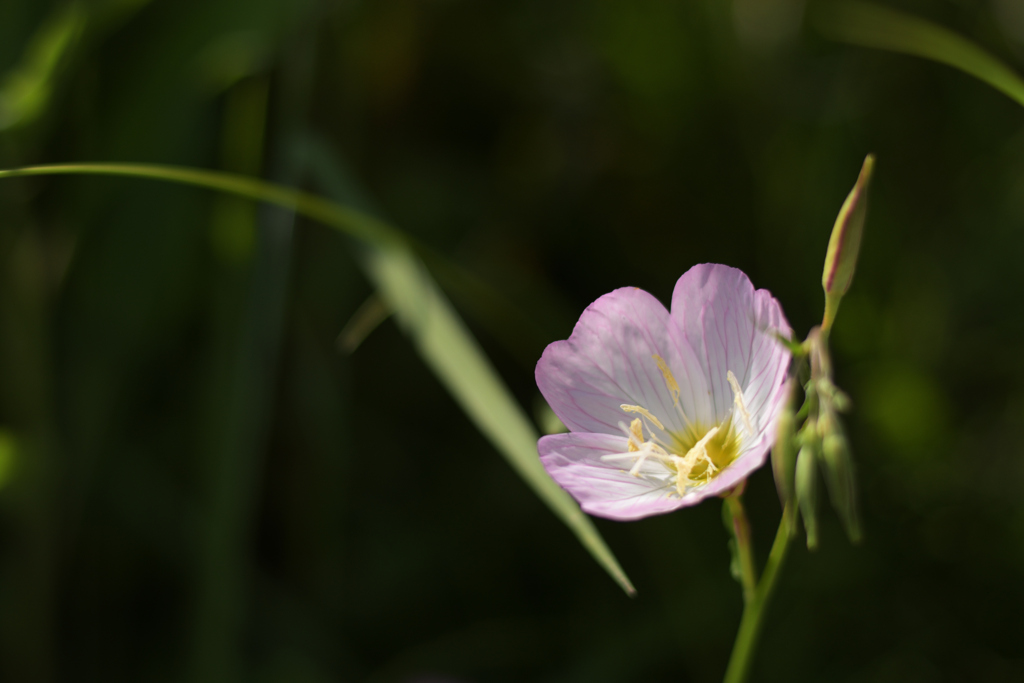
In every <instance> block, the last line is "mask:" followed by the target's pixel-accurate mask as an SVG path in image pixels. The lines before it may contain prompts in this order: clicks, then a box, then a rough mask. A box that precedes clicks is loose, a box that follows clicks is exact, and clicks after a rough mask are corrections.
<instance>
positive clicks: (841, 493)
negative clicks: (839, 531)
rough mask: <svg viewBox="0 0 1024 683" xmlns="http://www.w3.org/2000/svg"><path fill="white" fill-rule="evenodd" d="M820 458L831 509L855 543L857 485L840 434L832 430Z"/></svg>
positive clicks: (846, 444)
mask: <svg viewBox="0 0 1024 683" xmlns="http://www.w3.org/2000/svg"><path fill="white" fill-rule="evenodd" d="M821 456H822V464H823V465H824V470H825V481H826V482H828V489H829V498H831V499H832V507H834V508H835V510H836V512H838V513H839V517H840V518H841V519H842V520H843V525H844V526H845V527H846V534H847V535H848V536H849V537H850V540H851V541H853V542H854V543H856V542H858V541H860V537H861V531H860V516H859V514H858V512H857V484H856V477H855V472H854V466H853V458H851V457H850V447H849V444H848V443H847V441H846V437H844V436H843V434H842V432H841V431H840V430H838V429H836V430H833V431H832V432H831V433H829V434H827V435H826V436H825V438H824V439H823V440H822V442H821Z"/></svg>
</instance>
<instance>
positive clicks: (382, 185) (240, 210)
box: [0, 0, 1024, 683]
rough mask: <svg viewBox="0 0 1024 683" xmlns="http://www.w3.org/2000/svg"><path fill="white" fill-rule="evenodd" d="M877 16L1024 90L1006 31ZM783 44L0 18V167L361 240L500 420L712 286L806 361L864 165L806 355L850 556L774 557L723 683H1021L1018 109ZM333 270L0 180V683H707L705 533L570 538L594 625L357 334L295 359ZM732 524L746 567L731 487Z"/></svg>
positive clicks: (975, 88)
mask: <svg viewBox="0 0 1024 683" xmlns="http://www.w3.org/2000/svg"><path fill="white" fill-rule="evenodd" d="M812 4H813V3H812ZM893 5H894V6H898V7H901V8H903V9H906V10H908V11H912V12H914V13H916V14H918V15H920V16H924V17H928V18H930V19H931V20H933V21H936V22H937V23H940V24H942V25H944V26H947V27H949V28H952V29H954V30H956V31H958V32H960V33H961V34H963V35H965V36H967V37H969V38H971V39H972V40H974V41H976V42H977V43H979V44H980V45H983V46H985V47H986V48H987V49H989V50H991V51H992V52H993V53H995V54H996V55H998V56H999V57H1001V58H1002V59H1004V60H1006V61H1007V62H1008V63H1010V64H1012V65H1015V66H1020V65H1022V64H1024V10H1022V6H1021V5H1020V3H1019V2H1017V0H991V1H986V0H956V1H954V0H905V1H901V2H898V3H893ZM806 10H807V7H806V6H805V3H804V2H802V1H801V0H690V1H687V2H669V1H667V0H593V1H590V2H578V1H577V2H573V1H571V0H570V1H566V2H559V3H552V2H544V1H542V0H517V1H504V2H489V3H475V2H469V1H467V0H376V1H374V2H358V1H355V0H347V1H321V0H152V1H149V2H147V1H146V0H92V1H80V2H49V1H40V0H3V1H2V2H0V167H3V168H10V167H16V166H21V165H27V164H34V163H47V162H63V161H138V162H153V163H174V164H185V165H190V166H196V167H203V168H214V169H224V170H230V171H235V172H240V173H246V174H254V175H260V176H262V177H264V178H267V179H269V180H272V181H274V182H278V183H283V184H288V185H294V186H301V187H306V188H308V189H311V190H313V191H316V192H322V193H331V194H333V195H334V196H343V198H344V197H347V198H348V199H350V200H352V201H357V202H358V203H359V204H360V205H361V206H368V207H372V208H373V210H374V211H376V212H378V213H379V214H380V215H382V216H384V217H386V218H387V219H389V220H391V221H393V222H394V224H395V225H397V226H398V227H400V228H401V229H402V230H404V231H406V232H407V234H408V235H409V236H410V237H411V238H412V239H413V240H415V241H416V243H417V244H418V245H419V246H420V248H421V252H422V253H423V254H424V255H425V258H426V259H427V263H428V265H429V266H430V267H431V270H432V272H433V273H434V275H435V277H437V279H438V280H439V281H440V283H441V284H442V286H443V287H444V288H445V290H446V292H447V293H448V295H449V296H450V297H451V298H452V300H453V302H454V303H455V305H456V307H457V308H458V310H459V311H460V312H461V313H462V314H463V316H464V317H465V318H466V320H467V322H468V323H469V326H470V328H471V330H472V331H473V333H474V334H475V335H476V336H477V338H478V339H479V340H480V342H481V343H482V344H483V346H484V348H485V350H486V351H487V353H488V354H489V356H490V357H491V358H492V360H493V361H494V362H495V364H496V365H497V367H498V369H499V370H500V372H501V373H502V376H503V377H504V378H505V380H506V381H507V382H508V384H509V386H510V387H511V388H512V389H513V391H514V392H515V394H516V396H517V398H518V399H519V401H520V402H521V404H522V405H523V406H524V407H526V408H527V409H528V410H529V411H530V412H531V414H534V413H535V412H536V413H538V414H540V413H539V408H540V407H541V405H542V403H541V400H540V397H539V394H538V392H537V390H536V387H535V385H534V383H533V365H534V363H535V362H536V359H537V358H538V357H539V355H540V353H541V351H542V350H543V348H544V345H545V344H547V343H549V342H550V341H554V340H556V339H563V338H565V337H566V336H568V334H569V333H570V331H571V330H572V326H573V324H574V322H575V321H576V319H577V317H578V315H579V313H580V312H581V311H582V310H583V308H584V307H585V306H586V305H587V304H588V303H589V302H591V301H592V300H594V299H595V298H597V297H598V296H599V295H601V294H602V293H605V292H607V291H609V290H611V289H613V288H615V287H619V286H624V285H635V286H638V287H642V288H644V289H647V290H648V291H650V292H652V293H653V294H655V295H656V296H658V297H659V298H660V299H662V300H663V301H666V302H667V301H668V300H669V297H670V294H671V289H672V285H673V284H674V282H675V280H676V278H678V277H679V275H680V274H682V273H683V272H684V271H685V270H686V269H688V268H689V267H690V266H691V265H693V264H695V263H699V262H704V261H713V262H722V263H728V264H730V265H734V266H737V267H740V268H742V269H744V270H745V271H746V272H747V273H748V274H749V275H750V276H751V278H752V280H753V281H754V283H755V285H757V286H758V287H766V288H768V289H770V290H771V291H772V292H773V293H774V294H775V295H776V296H777V297H778V298H779V299H780V301H781V302H782V305H783V307H784V308H785V310H786V313H787V315H788V317H789V320H790V322H791V323H792V325H793V327H794V328H795V329H796V330H797V332H798V334H801V335H802V334H804V333H806V331H807V330H808V329H809V328H810V327H811V326H812V325H814V324H816V322H818V320H820V315H821V310H822V303H823V297H822V293H821V289H820V284H819V283H820V272H821V270H820V269H821V264H822V260H823V257H824V253H825V245H826V243H827V240H828V234H829V230H830V228H831V225H832V221H833V220H834V218H835V215H836V212H837V211H838V209H839V206H840V204H841V203H842V200H843V198H844V197H845V194H846V192H848V191H849V189H850V187H851V186H852V184H853V182H854V180H855V179H856V176H857V172H858V170H859V167H860V163H861V160H862V159H863V157H864V155H865V154H866V153H868V152H874V153H876V154H877V156H878V166H877V170H876V177H875V182H874V186H873V190H872V191H873V195H872V205H871V210H870V212H869V217H868V224H867V229H866V234H865V239H864V245H863V250H862V254H861V263H860V267H859V271H858V274H857V278H856V279H855V281H854V285H853V289H852V290H851V292H850V294H849V296H848V297H847V299H846V300H845V302H844V304H843V308H842V310H841V311H840V315H839V317H838V321H837V323H836V328H835V331H834V336H833V343H834V347H835V355H836V365H837V369H836V370H837V381H838V383H839V384H840V386H843V387H844V388H845V389H846V390H847V391H848V392H849V393H850V394H851V396H852V398H853V401H854V406H855V409H854V411H853V412H852V414H851V415H850V416H849V418H848V424H849V431H850V437H851V441H852V443H853V447H854V450H855V453H856V457H857V460H858V463H859V475H860V482H861V506H862V510H863V514H864V518H865V532H866V537H865V540H864V542H863V543H862V545H860V546H859V547H854V546H851V545H850V544H849V543H848V542H847V540H846V539H845V537H844V536H843V533H842V531H841V529H840V527H839V525H838V523H837V521H836V519H835V517H834V515H832V513H831V512H829V513H826V514H825V515H824V519H825V526H824V532H823V539H822V546H821V548H820V549H819V550H818V551H817V552H815V553H808V552H807V551H806V550H804V549H803V547H802V546H798V547H795V548H794V549H793V551H792V553H791V556H790V560H789V563H788V565H787V567H786V570H785V572H784V574H783V577H782V579H781V582H780V585H779V589H778V592H777V594H776V599H775V602H774V603H773V605H772V608H771V610H770V612H769V614H768V617H767V621H766V628H765V633H764V639H763V643H762V648H761V650H760V652H759V654H758V657H757V660H756V663H755V667H754V675H753V680H765V681H775V680H785V681H900V682H907V683H913V682H917V681H922V682H930V681H964V680H985V681H1010V680H1024V496H1022V493H1021V492H1022V491H1024V307H1022V306H1021V303H1020V301H1021V296H1020V293H1021V292H1024V268H1022V267H1021V266H1020V264H1021V263H1022V262H1024V230H1022V227H1024V125H1022V123H1024V116H1022V114H1024V111H1022V110H1021V108H1020V106H1019V105H1017V104H1015V103H1014V102H1013V101H1011V100H1010V99H1008V98H1007V97H1005V96H1004V95H1002V94H999V93H997V92H996V91H994V90H992V89H991V88H989V87H988V86H986V85H983V84H981V83H979V82H977V81H975V80H973V79H971V78H969V77H968V76H965V75H963V74H961V73H958V72H956V71H953V70H951V69H948V68H946V67H943V66H938V65H935V64H932V63H928V62H925V61H923V60H919V59H915V58H911V57H905V56H901V55H894V54H888V53H881V52H870V51H867V50H863V49H859V48H854V47H849V46H844V45H837V44H834V43H829V42H826V41H825V40H823V39H822V38H821V37H820V36H818V35H817V34H816V33H815V32H814V30H813V29H812V28H810V27H809V26H808V25H807V23H806V22H805V21H804V14H805V11H806ZM311 159H315V160H317V161H316V162H315V163H314V162H313V161H311ZM358 254H359V251H358V249H357V248H354V245H353V243H352V242H350V241H349V240H348V239H347V238H344V237H342V236H340V235H339V234H338V233H336V232H333V231H331V230H329V229H327V228H324V227H323V226H320V225H316V224H312V223H309V222H306V221H302V220H296V219H295V218H294V217H292V216H291V215H289V214H288V213H286V212H284V211H280V210H269V209H264V208H256V207H253V206H252V205H250V204H247V203H244V202H241V201H239V200H234V199H230V198H225V197H223V196H217V195H214V194H212V193H209V192H206V191H202V190H196V189H191V188H183V187H177V186H171V185H166V184H162V183H157V182H153V181H143V180H135V179H124V178H114V179H111V178H103V179H97V178H83V177H64V178H27V179H10V180H3V181H2V182H0V680H4V681H18V682H21V681H24V682H26V683H44V682H51V681H104V682H114V681H200V682H206V681H209V682H211V683H212V682H215V681H216V682H220V681H224V682H229V683H233V682H241V681H256V682H260V683H271V682H274V683H277V682H282V683H283V682H286V681H287V682H295V683H321V682H327V681H365V682H367V683H388V682H392V681H393V682H395V683H427V682H431V681H432V682H434V683H442V682H446V683H477V682H479V683H485V682H492V681H493V682H506V681H572V682H581V683H583V682H586V683H590V682H603V681H616V682H617V681H716V680H720V678H721V675H722V673H723V671H724V667H725V663H726V660H727V658H728V655H729V651H730V648H731V645H732V639H733V636H734V633H735V629H736V626H737V624H738V621H739V616H740V611H741V607H742V604H741V596H740V590H739V586H738V585H737V584H736V583H735V582H734V581H733V580H732V579H731V578H730V576H729V573H728V563H729V555H728V550H727V547H726V541H727V536H726V532H725V530H724V529H723V527H722V523H721V519H720V506H719V504H718V503H717V501H712V502H706V503H704V504H703V505H700V506H699V507H697V508H694V509H690V510H686V511H682V512H679V513H676V514H672V515H668V516H664V517H659V518H652V519H648V520H644V521H640V522H635V523H628V524H619V523H611V522H606V521H603V520H598V528H599V529H600V531H601V533H602V534H603V535H604V537H605V538H606V539H607V540H608V542H609V544H610V545H611V547H612V548H613V550H614V551H615V553H616V555H617V556H618V558H619V559H620V561H621V562H622V564H623V566H624V568H625V570H626V571H627V572H628V573H629V575H630V577H631V578H632V580H633V582H634V583H635V585H636V586H637V588H638V591H639V594H638V596H637V597H636V598H634V599H630V598H627V597H626V596H625V595H624V594H623V592H622V591H621V590H620V589H619V588H618V587H617V586H616V585H615V584H614V583H613V582H612V581H611V580H610V579H609V578H608V576H607V575H606V574H605V573H604V572H603V571H602V570H601V569H600V568H599V567H598V566H597V564H595V562H594V561H593V560H592V559H591V557H590V556H589V555H588V554H587V553H586V551H585V550H583V548H582V547H581V546H580V544H579V543H578V542H577V541H576V540H575V539H574V538H573V536H572V535H571V534H570V532H569V531H568V530H567V529H566V528H565V527H564V526H563V525H562V524H561V523H560V522H559V521H558V520H557V519H556V518H555V517H554V516H553V515H552V514H551V512H550V511H549V510H548V509H547V508H545V507H544V506H543V504H542V503H541V502H540V501H539V500H538V498H537V497H536V496H535V495H534V494H533V493H532V492H531V490H530V489H529V488H528V487H527V486H526V485H525V484H524V483H523V482H522V480H521V479H519V478H518V476H517V475H516V474H515V473H514V472H513V471H512V469H511V468H510V467H509V466H508V464H507V463H506V462H505V461H504V460H502V459H501V458H500V457H499V456H498V454H497V453H496V452H495V450H494V447H493V446H492V445H490V444H489V443H488V442H487V441H486V440H485V439H484V438H483V437H482V436H481V435H480V434H479V432H478V431H477V430H476V429H475V427H473V425H472V424H471V423H470V422H469V420H468V419H467V418H466V416H465V415H464V413H463V412H462V411H461V410H460V409H459V408H458V407H457V405H456V404H455V402H454V401H453V400H452V399H451V398H450V397H449V395H448V394H447V393H446V392H445V390H444V389H443V387H442V385H441V384H440V383H439V382H438V380H437V379H436V378H435V377H434V375H432V374H431V372H430V371H429V370H428V369H427V367H426V366H425V365H424V363H423V362H422V360H421V359H420V358H419V356H418V355H417V353H416V351H415V349H414V347H413V346H412V345H410V343H409V341H408V339H407V338H406V337H405V336H403V334H402V332H401V330H400V329H399V327H398V326H396V325H395V324H394V323H393V322H392V321H390V320H388V321H385V322H384V323H383V324H381V325H380V327H378V328H377V329H376V330H374V331H373V332H372V333H371V334H370V335H369V336H368V337H367V338H366V339H365V340H364V341H363V343H362V344H361V345H360V346H359V347H358V348H357V349H356V350H355V351H354V352H351V353H346V352H341V351H339V350H338V346H337V341H336V338H337V336H338V334H339V332H340V331H341V330H342V329H343V328H344V327H345V326H346V324H347V323H349V321H350V320H351V319H352V318H353V316H354V315H356V313H357V311H358V310H360V307H362V306H364V304H365V302H366V301H367V300H368V298H369V297H372V296H373V290H372V288H371V286H370V284H369V283H368V282H367V280H366V279H365V278H364V276H363V275H362V273H361V271H360V269H359V261H358ZM370 305H371V307H372V300H371V304H370ZM364 310H365V309H364ZM747 490H748V493H747V499H748V508H749V511H750V514H751V517H752V521H753V525H754V527H755V542H756V545H757V548H758V550H759V553H760V557H761V558H762V560H763V557H764V554H765V553H766V551H767V548H768V547H769V545H770V543H771V538H772V535H773V534H774V529H775V525H776V523H777V521H778V514H779V507H778V501H777V498H776V494H775V489H774V485H773V482H772V479H771V474H770V472H769V471H768V470H767V469H766V470H763V471H761V472H759V473H758V474H756V475H755V476H754V477H753V478H752V480H751V481H750V482H749V486H748V489H747Z"/></svg>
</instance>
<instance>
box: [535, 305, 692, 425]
mask: <svg viewBox="0 0 1024 683" xmlns="http://www.w3.org/2000/svg"><path fill="white" fill-rule="evenodd" d="M668 328H669V313H668V310H667V309H666V308H665V307H664V306H663V305H662V304H661V302H659V301H658V300H657V299H655V298H654V297H653V296H651V295H650V294H648V293H647V292H645V291H643V290H641V289H637V288H635V287H623V288H621V289H617V290H615V291H613V292H611V293H609V294H605V295H604V296H602V297H601V298H600V299H598V300H597V301H595V302H594V303H592V304H591V305H590V306H589V307H587V309H586V310H585V311H584V312H583V315H582V316H580V320H579V322H578V323H576V327H575V328H574V329H573V331H572V335H571V336H570V337H569V339H567V340H565V341H559V342H555V343H553V344H550V345H549V346H548V347H547V349H545V351H544V355H543V356H541V359H540V361H539V362H538V363H537V371H536V377H537V386H538V387H539V388H540V391H541V393H542V394H543V395H544V398H545V399H547V401H548V404H549V405H550V406H551V408H552V410H554V411H555V414H556V415H558V417H559V418H561V420H562V422H564V423H565V425H566V426H567V427H569V429H571V430H572V431H575V432H600V433H605V434H622V433H623V432H622V429H621V427H620V425H621V424H623V423H626V424H628V423H629V421H630V420H631V419H632V418H633V417H635V415H629V414H627V413H625V412H623V410H622V409H621V407H620V406H621V405H622V404H629V405H638V406H642V407H644V408H645V409H647V410H649V411H650V412H651V413H653V414H654V415H656V416H657V417H658V419H659V420H661V422H662V423H663V424H664V425H665V428H666V429H669V430H673V431H678V430H680V429H682V428H683V427H684V426H685V425H684V420H683V417H682V416H681V414H680V413H679V411H678V410H677V409H676V407H675V405H674V401H673V398H672V395H671V393H670V392H669V390H668V387H667V385H666V382H665V377H664V375H663V374H662V373H661V371H660V370H659V369H658V364H657V362H656V361H655V359H654V356H660V357H661V358H663V359H665V361H666V362H667V363H670V364H672V363H673V362H674V359H676V358H677V357H679V356H680V353H679V351H678V346H679V344H680V341H679V340H677V339H675V338H671V337H670V332H669V329H668ZM690 355H691V357H692V355H693V354H692V353H691V354H690ZM677 367H678V366H677ZM673 371H674V372H679V370H676V369H675V368H673ZM684 378H685V375H684V376H683V377H680V378H679V382H680V383H682V381H683V379H684Z"/></svg>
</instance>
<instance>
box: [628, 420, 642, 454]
mask: <svg viewBox="0 0 1024 683" xmlns="http://www.w3.org/2000/svg"><path fill="white" fill-rule="evenodd" d="M643 442H644V428H643V422H642V421H641V420H640V418H639V417H638V418H635V419H634V420H633V422H631V423H630V425H629V451H630V452H631V453H632V452H633V451H638V450H640V445H641V444H642V443H643Z"/></svg>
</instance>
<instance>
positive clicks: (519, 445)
mask: <svg viewBox="0 0 1024 683" xmlns="http://www.w3.org/2000/svg"><path fill="white" fill-rule="evenodd" d="M55 174H80V175H114V176H130V177H136V178H151V179H155V180H164V181H170V182H177V183H183V184H186V185H193V186H197V187H203V188H207V189H211V190H219V191H221V192H229V193H232V194H235V195H238V196H242V197H247V198H249V199H252V200H255V201H262V202H267V203H269V204H275V205H278V206H282V207H285V208H288V209H292V210H294V211H295V212H297V213H300V214H302V215H304V216H306V217H307V218H311V219H313V220H316V221H319V222H321V223H324V224H326V225H329V226H331V227H333V228H336V229H337V230H339V231H341V232H343V233H345V234H347V235H349V236H351V237H354V238H356V239H357V240H359V241H361V242H363V243H364V244H365V245H366V246H367V247H369V250H368V255H367V259H366V262H367V269H368V270H369V273H370V276H371V278H372V279H373V280H374V282H375V284H376V285H377V286H378V288H379V290H380V294H381V296H382V297H383V298H384V299H385V301H387V303H388V305H389V306H390V307H391V309H392V310H393V311H394V312H395V315H396V316H397V318H398V320H399V322H400V323H401V324H402V326H403V327H404V328H405V330H406V331H407V332H408V334H409V335H410V336H411V337H412V338H413V340H414V342H415V344H416V347H417V349H418V350H419V352H420V354H421V355H422V357H423V359H424V360H425V361H426V362H427V364H428V365H429V366H430V368H431V369H432V370H433V371H434V373H435V374H436V375H437V377H438V378H439V379H440V380H441V382H442V383H443V384H444V385H445V387H446V388H447V389H448V391H449V392H451V394H452V396H454V398H455V400H456V401H457V402H458V403H459V405H460V406H461V407H462V409H463V410H464V411H465V412H466V414H467V415H468V416H469V418H470V419H471V420H472V421H473V422H474V423H475V424H476V426H477V427H478V428H479V429H480V431H482V432H483V433H484V435H485V436H486V437H487V438H488V439H489V440H490V441H491V443H492V444H494V446H495V447H496V448H497V449H498V451H499V452H500V453H501V454H502V455H503V456H504V457H505V459H506V460H508V462H509V464H511V465H512V467H513V469H515V470H516V471H517V472H518V473H519V475H520V476H521V477H523V479H525V480H526V483H527V484H528V485H529V486H530V488H531V489H533V491H534V493H536V494H537V495H538V496H539V497H540V499H541V500H542V501H544V503H545V504H546V505H547V506H548V507H549V508H550V509H551V510H552V512H554V513H555V515H556V516H557V517H558V518H559V519H561V520H562V521H563V522H564V523H565V524H566V526H568V527H569V528H570V529H571V530H572V532H573V533H574V534H575V535H576V537H577V538H578V539H579V540H580V542H581V543H582V544H583V546H584V547H585V548H586V549H587V550H588V551H589V552H590V554H591V555H592V556H593V557H594V559H595V560H596V561H597V562H598V564H600V565H601V566H602V567H603V568H604V569H605V570H606V571H607V572H608V573H609V574H610V575H611V577H612V578H613V579H615V581H616V582H618V584H619V585H620V586H622V588H623V589H624V590H625V591H626V592H627V593H629V594H631V595H632V594H633V593H635V592H636V591H635V590H634V588H633V585H632V584H631V583H630V581H629V578H628V577H627V576H626V574H625V572H623V571H622V567H621V566H620V565H619V563H618V560H616V559H615V556H614V555H613V554H612V552H611V550H610V549H609V548H608V546H607V544H605V542H604V539H603V538H601V535H600V533H599V532H598V531H597V529H596V528H595V527H594V525H593V522H591V520H590V518H589V517H587V516H586V515H585V514H583V512H582V511H581V510H580V508H579V506H578V505H577V504H576V502H575V501H573V500H572V498H570V497H569V495H568V494H567V493H566V492H565V491H563V490H562V489H561V488H560V487H559V486H558V485H557V484H556V483H555V482H554V481H553V480H552V479H551V478H550V477H548V475H547V473H546V472H545V471H544V468H543V466H542V465H541V464H540V459H539V458H538V457H537V437H538V435H537V432H536V430H535V429H534V428H533V425H532V424H531V423H530V421H529V419H528V418H527V416H526V414H525V412H524V411H523V409H522V408H521V407H520V406H519V405H518V403H516V401H515V399H514V398H513V397H512V395H511V393H510V392H509V390H508V389H507V388H506V387H505V385H504V383H503V382H502V380H501V377H500V376H499V375H498V373H497V371H496V370H495V369H494V367H493V366H492V365H491V363H490V361H489V360H488V359H487V357H486V355H485V354H484V353H483V351H482V350H481V349H480V347H479V345H478V344H477V343H476V340H475V339H474V338H473V336H472V335H471V334H470V333H469V331H468V330H467V329H466V327H465V325H464V324H463V323H462V320H461V319H460V318H459V317H458V314H457V313H456V312H455V310H454V309H453V308H452V306H451V304H450V303H449V302H448V300H447V298H446V297H445V296H444V294H443V293H442V292H441V290H440V288H439V287H438V286H437V284H436V283H435V282H434V280H433V278H432V277H431V276H430V274H429V273H428V272H427V270H426V267H425V266H424V265H423V263H422V261H420V259H419V257H417V256H416V254H415V253H414V252H413V250H412V249H411V248H410V246H409V244H408V243H407V242H406V240H405V239H404V238H403V237H402V235H401V233H399V232H398V231H397V230H395V229H394V228H392V227H391V226H390V225H388V224H387V223H384V222H383V221H380V220H378V219H376V218H374V217H372V216H370V215H367V214H365V213H362V212H359V211H354V210H352V209H349V208H347V207H345V206H342V205H340V204H336V203H335V202H332V201H329V200H327V199H324V198H323V197H320V196H317V195H314V194H310V193H307V192H301V191H299V190H295V189H292V188H287V187H282V186H280V185H275V184H273V183H268V182H265V181H262V180H257V179H254V178H247V177H244V176H238V175H234V174H230V173H221V172H216V171H206V170H199V169H189V168H180V167H174V166H159V165H145V164H60V165H47V166H30V167H26V168H20V169H12V170H7V171H0V178H7V177H14V176H29V175H55Z"/></svg>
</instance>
